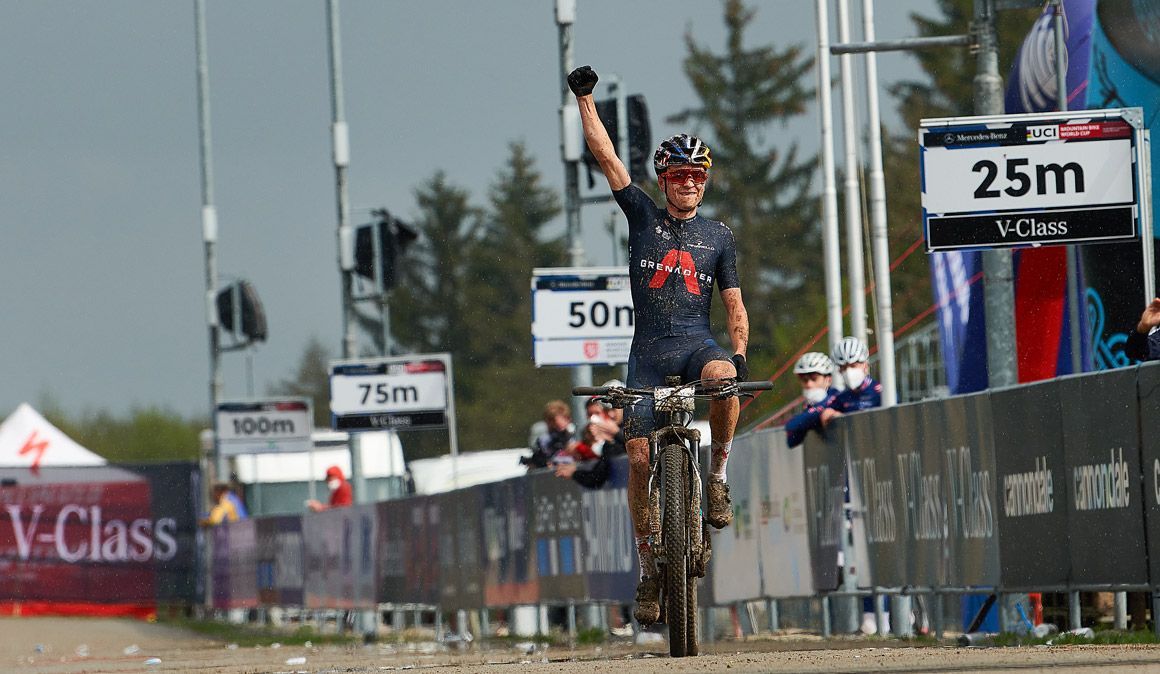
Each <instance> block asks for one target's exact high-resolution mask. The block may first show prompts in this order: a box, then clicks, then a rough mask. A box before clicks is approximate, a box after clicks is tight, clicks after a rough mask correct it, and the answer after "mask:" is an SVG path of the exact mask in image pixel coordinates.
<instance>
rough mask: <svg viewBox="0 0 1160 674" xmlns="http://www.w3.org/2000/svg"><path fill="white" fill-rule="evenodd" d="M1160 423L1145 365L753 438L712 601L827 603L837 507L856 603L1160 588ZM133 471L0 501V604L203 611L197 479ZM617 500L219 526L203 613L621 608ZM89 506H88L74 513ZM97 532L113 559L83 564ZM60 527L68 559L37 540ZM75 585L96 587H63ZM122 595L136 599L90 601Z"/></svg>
mask: <svg viewBox="0 0 1160 674" xmlns="http://www.w3.org/2000/svg"><path fill="white" fill-rule="evenodd" d="M1157 422H1160V364H1150V365H1143V366H1138V367H1133V368H1126V369H1121V370H1115V371H1110V372H1103V373H1095V374H1087V375H1079V376H1073V377H1066V378H1061V379H1057V380H1052V381H1047V382H1041V383H1038V384H1033V385H1025V386H1017V387H1012V388H1008V389H1001V390H996V391H991V392H987V393H980V394H974V395H968V396H957V397H953V398H948V399H944V400H937V401H929V402H923V403H916V404H909V405H901V406H898V407H895V408H891V409H885V410H874V411H868V412H862V413H858V414H854V415H849V416H847V417H843V418H841V419H839V420H838V421H836V422H835V423H833V424H831V426H830V427H829V429H828V430H827V432H826V433H825V434H821V433H811V434H810V435H809V437H808V438H807V440H806V443H805V444H804V445H803V446H801V447H798V448H794V449H790V448H789V447H787V446H786V444H785V437H784V433H783V432H781V431H780V430H770V431H763V432H756V433H750V434H745V435H743V436H740V437H738V438H737V439H736V441H735V443H734V449H733V453H732V454H731V458H730V467H729V474H730V485H731V489H732V495H733V499H734V509H735V513H734V514H735V516H734V524H733V526H731V527H729V528H727V529H725V530H723V531H720V532H717V531H714V532H713V534H712V544H713V556H712V561H711V564H710V569H709V575H708V577H707V578H706V579H705V582H704V583H703V584H702V593H703V594H702V597H701V601H702V603H703V605H727V604H730V603H733V602H737V601H745V600H751V599H761V598H790V597H813V596H818V595H820V594H826V593H830V592H834V591H837V590H838V583H839V573H838V554H839V550H840V548H841V545H840V544H841V535H842V532H843V531H845V530H846V514H845V511H846V510H847V506H845V505H844V503H845V501H846V500H847V490H848V497H849V498H848V500H849V506H848V509H849V511H850V512H851V513H852V514H853V516H852V518H851V524H852V532H853V539H854V546H853V554H854V562H855V564H856V568H857V571H858V573H857V583H858V586H859V587H860V588H862V589H866V590H871V589H882V588H892V589H896V590H897V589H899V588H902V589H906V590H933V591H936V592H937V591H949V592H954V591H969V590H972V589H987V590H993V589H996V590H999V591H1012V592H1018V591H1030V590H1040V591H1063V590H1077V589H1131V588H1140V589H1143V588H1147V587H1158V586H1160V566H1158V565H1160V550H1158V549H1157V546H1160V438H1157V437H1156V435H1155V434H1153V433H1152V432H1151V430H1152V429H1153V428H1157V427H1158V423H1157ZM133 469H134V470H135V471H138V474H139V475H144V476H145V477H146V480H144V481H141V480H139V478H135V479H138V480H139V481H140V482H143V484H139V485H137V486H135V487H132V493H133V494H135V496H133V497H132V498H131V499H129V500H125V498H128V497H125V498H122V497H120V496H117V494H120V493H122V492H118V491H117V490H116V489H87V490H85V489H81V490H77V489H74V488H71V487H62V486H44V487H28V486H22V485H15V486H14V485H6V486H5V487H4V488H3V489H2V490H0V492H2V496H0V501H2V502H3V506H4V507H3V509H2V512H0V518H2V519H0V566H2V568H3V570H4V574H3V576H2V580H3V582H0V595H2V596H0V604H3V603H5V602H9V603H10V602H13V601H17V602H34V601H39V600H43V599H51V600H53V601H58V602H65V601H68V600H69V599H70V597H72V595H69V593H70V592H72V593H73V594H75V595H77V596H76V597H75V598H76V599H78V600H83V599H92V598H94V597H98V598H99V601H109V602H115V601H118V600H121V601H132V602H140V601H144V600H146V599H148V598H149V597H150V596H151V597H152V598H153V599H154V600H162V599H164V600H175V601H181V600H185V601H195V600H197V599H198V598H199V597H200V596H201V595H200V594H199V588H198V583H199V578H200V577H202V576H204V575H206V574H199V573H198V572H197V569H198V566H199V563H198V554H199V551H200V550H201V548H202V546H200V545H197V544H196V540H197V533H196V529H195V527H194V513H193V510H192V508H193V506H192V504H193V503H196V502H197V501H196V499H195V498H193V494H196V493H198V484H197V479H198V478H197V475H196V471H195V470H193V469H192V468H190V467H184V468H168V469H164V468H156V469H153V471H152V473H150V469H149V468H148V467H143V466H135V467H133ZM626 477H627V464H626V462H625V460H624V459H623V458H622V459H620V460H619V461H617V462H615V463H614V465H613V470H612V477H611V479H610V481H609V483H608V484H606V485H605V486H604V487H603V488H601V489H598V490H586V489H583V488H581V487H579V486H578V485H576V484H575V483H574V482H572V481H571V480H566V479H560V478H557V477H555V476H554V475H552V474H551V472H547V471H545V472H542V473H536V474H531V475H528V476H524V477H519V478H513V479H509V480H505V481H501V482H495V483H491V484H484V485H478V486H473V487H469V488H465V489H460V490H456V491H453V492H449V493H444V494H438V495H431V496H413V497H409V498H404V499H398V500H392V501H385V502H380V503H374V504H366V505H358V506H354V507H350V508H342V509H334V510H329V511H325V512H321V513H305V514H302V515H291V516H275V517H261V518H256V519H250V520H245V521H241V522H237V523H234V524H229V525H223V526H219V527H215V528H213V529H212V530H209V531H208V532H207V533H209V536H208V538H209V539H210V542H212V545H211V546H210V548H209V549H210V551H211V552H210V553H209V554H210V557H209V559H208V563H209V565H210V568H209V574H208V576H209V578H210V580H211V582H212V586H211V591H210V592H209V593H208V597H207V599H208V602H209V603H210V604H211V605H212V606H214V607H216V608H221V609H236V608H260V607H265V606H296V607H302V608H306V609H372V608H374V607H376V606H378V605H382V604H397V605H404V604H412V605H425V606H437V607H440V608H441V609H443V610H448V611H451V610H458V609H480V608H501V607H509V606H515V605H527V604H563V603H568V602H575V603H577V604H582V603H590V602H616V603H628V602H630V601H631V600H632V594H633V589H634V587H635V581H636V559H635V552H634V550H633V540H632V529H631V525H630V523H629V519H628V507H627V503H628V499H627V494H626ZM118 489H122V491H123V490H124V489H129V487H120V488H118ZM124 493H126V494H127V493H129V492H124ZM146 494H148V495H146ZM81 495H86V496H85V498H88V499H89V500H90V501H92V502H91V503H89V502H88V501H86V502H85V503H80V502H79V501H78V502H76V503H73V501H74V500H75V499H76V498H80V496H81ZM74 497H75V498H74ZM38 499H40V500H38ZM70 499H72V500H70ZM118 499H119V500H118ZM118 504H120V505H118ZM94 508H96V509H97V510H94ZM117 508H120V510H117ZM126 508H128V510H126ZM121 510H124V511H125V512H121ZM98 512H99V514H100V517H101V525H100V526H101V527H102V528H101V530H100V531H98V532H97V534H96V536H97V537H98V540H99V544H100V546H101V554H100V555H96V553H93V552H92V551H91V550H90V551H89V552H88V553H87V555H86V556H84V558H79V557H77V553H78V551H79V549H80V546H81V545H82V544H87V543H86V541H89V539H90V538H91V535H92V534H91V530H92V528H93V524H92V522H93V517H94V513H98ZM115 513H116V514H115ZM114 514H115V516H114ZM113 519H116V520H117V521H118V522H120V521H124V522H125V524H124V525H120V524H111V523H110V522H111V520H113ZM138 520H139V521H140V522H141V523H138V524H134V523H135V522H138ZM57 521H61V522H63V524H62V525H60V526H62V527H63V528H62V529H61V541H63V543H59V544H58V542H55V539H53V540H52V541H50V540H49V538H51V537H45V536H41V535H40V534H41V533H45V534H48V533H52V532H50V531H49V529H51V528H52V526H50V524H49V523H50V522H52V523H54V524H53V526H55V522H57ZM146 523H148V526H149V527H152V529H151V531H152V538H151V539H150V541H149V542H148V545H147V544H146V543H147V542H146V538H147V537H146V536H145V535H144V533H143V532H144V531H145V529H146V528H148V527H146ZM134 526H137V527H138V529H139V531H137V530H135V529H134V528H133V527H134ZM69 527H73V528H77V527H79V528H81V529H85V531H86V532H89V534H86V536H88V538H86V537H85V536H82V535H81V533H80V532H79V529H78V532H71V529H69ZM122 528H124V532H122ZM41 530H43V532H42V531H41ZM134 531H137V534H140V535H135V534H134ZM30 532H36V533H35V535H34V534H33V533H30ZM74 539H75V540H74ZM123 541H124V542H126V544H125V545H122V542H123ZM90 542H91V541H90ZM147 547H148V548H149V549H150V550H151V559H145V557H146V555H144V552H145V549H146V548H147ZM62 550H63V555H64V556H65V557H67V559H62V558H61V555H62V552H61V551H62ZM105 552H108V553H109V554H105ZM122 552H123V553H124V554H122ZM54 574H55V575H54ZM61 574H64V575H61ZM69 574H72V575H69ZM77 574H81V575H77ZM73 576H75V577H76V578H85V579H88V581H86V583H82V584H79V585H78V584H76V583H66V582H57V581H58V580H60V579H62V578H66V577H67V578H71V577H73ZM112 578H122V579H126V580H129V579H132V582H112V581H108V582H106V581H100V583H99V586H100V587H99V588H94V586H93V585H92V582H89V581H92V580H94V579H112ZM54 579H57V580H54ZM70 588H71V589H70ZM118 588H120V589H118ZM118 592H120V593H121V594H119V595H118V596H115V597H114V596H111V595H110V596H108V597H105V596H104V594H108V593H113V594H117V593H118ZM102 593H104V594H102ZM65 595H69V596H65ZM130 595H132V596H130Z"/></svg>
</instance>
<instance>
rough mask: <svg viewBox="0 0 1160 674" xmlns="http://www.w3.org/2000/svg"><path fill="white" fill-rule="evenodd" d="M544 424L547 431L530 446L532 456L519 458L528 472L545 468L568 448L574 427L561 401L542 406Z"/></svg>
mask: <svg viewBox="0 0 1160 674" xmlns="http://www.w3.org/2000/svg"><path fill="white" fill-rule="evenodd" d="M544 423H545V424H546V425H547V427H548V430H547V431H546V432H544V433H543V434H541V435H540V437H538V438H536V441H535V442H534V443H533V444H532V448H531V449H532V455H531V456H524V457H520V463H522V464H524V465H525V466H527V467H528V470H533V469H536V468H547V466H548V464H549V463H551V461H552V458H553V457H555V456H556V454H558V453H559V452H561V451H563V450H565V449H567V448H568V445H569V444H570V443H571V442H572V436H573V435H574V434H575V433H576V426H574V425H573V424H572V411H571V410H569V409H568V406H567V405H566V404H564V401H562V400H553V401H551V402H549V403H548V404H547V405H544Z"/></svg>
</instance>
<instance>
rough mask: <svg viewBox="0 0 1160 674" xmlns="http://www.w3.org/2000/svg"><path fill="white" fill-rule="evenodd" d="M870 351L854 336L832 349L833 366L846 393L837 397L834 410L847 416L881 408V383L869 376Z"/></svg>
mask: <svg viewBox="0 0 1160 674" xmlns="http://www.w3.org/2000/svg"><path fill="white" fill-rule="evenodd" d="M869 360H870V350H869V349H867V348H866V344H865V342H863V341H862V340H860V339H858V338H857V337H846V338H845V339H843V340H842V341H840V342H838V345H837V346H836V347H834V364H835V365H837V366H838V367H839V368H840V371H841V373H842V378H843V379H844V380H845V381H846V390H845V391H842V392H841V393H839V394H838V398H837V400H835V401H834V409H836V410H838V411H839V412H842V413H844V414H848V413H850V412H857V411H859V410H868V409H870V408H872V407H879V406H881V405H882V384H879V383H878V382H876V381H874V380H873V379H872V378H871V377H870V364H869V362H868V361H869Z"/></svg>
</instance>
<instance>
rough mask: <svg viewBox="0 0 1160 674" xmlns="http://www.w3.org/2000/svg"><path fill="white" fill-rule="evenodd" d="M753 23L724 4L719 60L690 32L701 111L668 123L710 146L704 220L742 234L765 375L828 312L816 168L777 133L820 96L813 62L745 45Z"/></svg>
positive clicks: (753, 331) (760, 374) (759, 371)
mask: <svg viewBox="0 0 1160 674" xmlns="http://www.w3.org/2000/svg"><path fill="white" fill-rule="evenodd" d="M753 17H754V10H752V9H749V8H747V7H746V6H745V5H744V4H743V3H742V2H741V0H727V1H726V2H725V24H726V27H727V36H726V45H725V51H724V53H722V54H719V55H718V54H714V53H713V52H712V51H710V50H709V49H708V48H706V47H703V46H701V45H699V44H697V42H696V41H695V40H694V38H693V35H692V34H691V33H690V34H688V35H686V38H685V41H686V45H687V47H688V52H689V54H688V57H687V58H686V59H685V73H686V74H687V75H688V77H689V80H690V82H691V83H692V85H693V88H694V90H695V91H696V92H697V96H698V99H699V102H700V107H695V108H690V109H688V110H685V111H683V112H682V113H680V114H678V115H675V116H674V117H672V118H671V119H670V121H672V122H676V123H686V122H691V123H692V125H693V128H692V129H691V131H692V132H694V133H697V134H698V135H700V136H702V137H703V138H704V139H705V140H706V142H708V143H709V144H710V147H711V148H712V150H713V169H712V171H711V176H712V177H711V178H710V182H709V185H708V189H707V190H706V193H705V210H706V215H708V216H710V217H714V218H717V219H720V220H722V221H724V222H725V224H726V225H728V226H729V227H730V228H731V229H732V230H733V232H734V234H735V236H736V238H737V250H738V253H737V266H738V272H739V273H740V277H741V290H742V295H743V298H744V300H745V305H746V308H747V309H748V310H749V322H750V348H749V360H750V362H751V366H750V370H751V371H752V372H753V376H754V377H755V378H764V377H768V376H769V375H770V374H772V372H773V370H774V368H775V367H776V366H777V365H779V364H780V362H781V361H782V360H784V359H785V358H787V357H789V356H790V355H792V354H793V353H794V351H796V349H797V347H798V345H799V344H801V343H803V342H804V341H805V340H806V339H808V338H809V336H810V333H812V332H813V331H814V330H815V329H816V327H817V324H818V320H819V317H823V316H824V315H825V314H824V289H823V286H822V282H821V271H822V265H821V243H820V227H819V216H818V213H819V205H818V200H817V197H816V196H815V195H813V194H811V190H810V186H811V180H812V177H813V173H814V170H815V166H816V163H817V162H816V159H815V158H814V157H803V156H802V153H801V152H800V150H799V147H798V144H797V142H796V141H795V140H791V139H786V138H784V137H778V136H776V135H774V132H775V128H771V127H776V126H777V125H780V126H781V128H783V129H784V128H785V125H786V123H787V122H788V121H789V120H790V119H792V118H794V117H796V116H798V115H801V114H803V113H804V112H805V110H806V106H807V105H809V103H810V102H811V101H812V100H813V95H814V91H813V89H812V88H810V87H809V86H808V84H807V82H806V77H807V75H808V73H809V72H810V70H811V68H812V66H813V60H812V59H811V58H809V57H808V56H806V55H805V47H804V45H793V46H790V47H788V48H785V49H780V50H779V49H777V48H775V47H774V46H762V47H747V46H746V45H745V44H744V34H745V29H746V27H747V26H748V25H749V24H750V23H751V22H752V20H753ZM716 304H718V306H719V305H720V303H716ZM718 313H721V312H718ZM713 325H714V326H717V327H720V328H723V326H724V325H725V323H724V319H723V318H721V317H719V316H714V319H713ZM722 343H723V344H728V339H727V338H726V339H724V341H723V342H722ZM771 398H772V396H769V397H767V398H766V400H770V399H771Z"/></svg>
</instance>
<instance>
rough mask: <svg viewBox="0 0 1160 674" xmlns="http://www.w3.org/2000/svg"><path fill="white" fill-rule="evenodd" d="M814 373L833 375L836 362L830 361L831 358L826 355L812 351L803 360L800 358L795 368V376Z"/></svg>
mask: <svg viewBox="0 0 1160 674" xmlns="http://www.w3.org/2000/svg"><path fill="white" fill-rule="evenodd" d="M813 372H816V373H818V374H824V375H827V376H828V375H831V374H833V373H834V361H832V360H830V357H829V356H827V355H826V354H824V353H821V352H819V351H810V352H809V353H807V354H805V355H803V356H802V357H801V358H798V362H797V364H795V365H794V366H793V373H794V374H810V373H813Z"/></svg>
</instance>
